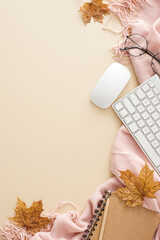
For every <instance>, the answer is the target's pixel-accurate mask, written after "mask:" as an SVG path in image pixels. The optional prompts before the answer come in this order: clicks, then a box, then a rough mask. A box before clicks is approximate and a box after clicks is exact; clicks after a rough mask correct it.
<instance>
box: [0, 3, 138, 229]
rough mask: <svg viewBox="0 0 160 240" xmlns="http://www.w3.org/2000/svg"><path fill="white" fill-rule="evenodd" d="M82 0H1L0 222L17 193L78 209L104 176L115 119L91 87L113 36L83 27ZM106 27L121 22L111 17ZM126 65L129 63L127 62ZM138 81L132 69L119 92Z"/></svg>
mask: <svg viewBox="0 0 160 240" xmlns="http://www.w3.org/2000/svg"><path fill="white" fill-rule="evenodd" d="M80 6H81V1H80V0H65V1H56V0H28V1H25V0H15V1H11V0H8V1H2V0H0V113H1V117H0V169H1V173H0V187H1V197H0V213H1V214H0V225H1V224H2V223H3V222H4V221H5V220H6V217H7V216H10V215H12V214H13V209H14V207H15V205H16V201H17V196H19V197H20V198H21V199H22V200H23V201H25V202H26V203H27V205H28V206H29V205H30V204H31V203H32V201H33V200H40V199H42V200H43V203H44V208H45V210H46V212H47V211H50V210H51V209H52V207H53V206H54V205H56V204H57V203H58V202H59V201H62V200H63V201H64V200H68V201H72V202H74V203H75V204H76V205H77V206H78V211H79V212H81V210H82V209H83V208H84V206H85V203H86V201H87V199H88V197H89V196H90V194H91V193H92V192H93V191H94V190H95V189H96V187H98V186H99V185H100V184H101V183H103V182H104V181H106V180H107V179H108V178H109V177H110V176H111V174H110V171H109V167H110V156H111V148H112V145H113V142H114V139H115V136H116V133H117V130H118V128H119V127H120V125H121V122H120V121H119V119H118V118H117V117H116V115H115V113H114V112H113V110H112V109H111V108H109V109H107V110H101V109H98V108H97V107H95V106H94V105H93V104H92V103H91V102H90V100H89V96H90V92H91V90H92V88H93V86H94V85H95V83H96V82H97V80H98V79H99V78H100V76H101V75H102V73H103V72H104V71H105V70H106V68H107V67H108V66H109V65H110V64H111V63H112V62H114V59H113V58H112V51H111V48H112V47H113V46H114V45H115V44H116V43H117V41H118V39H119V35H116V34H113V33H111V32H107V31H105V30H102V25H101V24H94V23H91V24H89V25H87V26H85V25H84V24H83V22H82V20H81V18H80V13H78V9H79V8H80ZM111 25H112V26H111V27H112V28H115V29H119V28H120V25H119V23H118V21H117V20H116V19H113V20H112V22H111ZM130 69H131V68H130ZM136 85H137V82H136V78H135V75H134V73H133V71H132V78H131V80H130V82H129V83H128V85H127V86H126V88H125V89H124V91H123V92H122V94H121V96H123V95H124V94H125V93H127V92H129V91H130V90H131V89H133V88H134V87H135V86H136Z"/></svg>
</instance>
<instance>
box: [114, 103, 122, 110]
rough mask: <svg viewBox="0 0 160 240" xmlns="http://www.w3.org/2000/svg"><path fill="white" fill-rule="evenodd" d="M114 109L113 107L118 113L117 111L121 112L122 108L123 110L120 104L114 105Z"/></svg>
mask: <svg viewBox="0 0 160 240" xmlns="http://www.w3.org/2000/svg"><path fill="white" fill-rule="evenodd" d="M114 107H115V109H116V110H117V111H119V110H121V109H122V108H123V105H122V103H120V102H119V103H117V104H116V105H114Z"/></svg>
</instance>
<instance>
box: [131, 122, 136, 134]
mask: <svg viewBox="0 0 160 240" xmlns="http://www.w3.org/2000/svg"><path fill="white" fill-rule="evenodd" d="M129 129H130V130H131V131H132V132H133V133H134V132H136V131H137V130H138V127H137V124H136V123H131V124H130V125H129Z"/></svg>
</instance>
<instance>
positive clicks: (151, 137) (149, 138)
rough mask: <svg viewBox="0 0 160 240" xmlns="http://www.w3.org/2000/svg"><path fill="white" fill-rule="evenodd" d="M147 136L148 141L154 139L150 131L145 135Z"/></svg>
mask: <svg viewBox="0 0 160 240" xmlns="http://www.w3.org/2000/svg"><path fill="white" fill-rule="evenodd" d="M147 138H148V140H149V141H152V140H153V139H154V136H153V134H152V133H150V134H148V135H147Z"/></svg>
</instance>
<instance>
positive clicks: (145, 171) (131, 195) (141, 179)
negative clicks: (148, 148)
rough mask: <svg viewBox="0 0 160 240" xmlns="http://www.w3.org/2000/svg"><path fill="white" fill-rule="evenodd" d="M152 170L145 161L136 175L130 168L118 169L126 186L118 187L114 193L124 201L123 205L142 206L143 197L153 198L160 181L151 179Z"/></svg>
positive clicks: (158, 188)
mask: <svg viewBox="0 0 160 240" xmlns="http://www.w3.org/2000/svg"><path fill="white" fill-rule="evenodd" d="M153 172H154V171H153V170H151V169H150V168H149V167H148V165H147V163H145V166H144V167H143V168H142V169H141V171H140V173H139V176H138V177H137V176H135V175H134V174H133V173H132V172H131V171H130V170H126V171H120V173H121V176H120V177H121V179H122V180H123V181H124V183H125V185H126V187H120V188H118V189H117V190H116V191H115V192H114V193H115V194H116V195H117V196H118V197H119V198H120V199H121V200H124V201H126V202H125V206H131V207H135V206H142V204H143V200H144V197H148V198H155V195H154V193H156V192H157V191H158V190H160V182H155V181H154V180H153Z"/></svg>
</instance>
